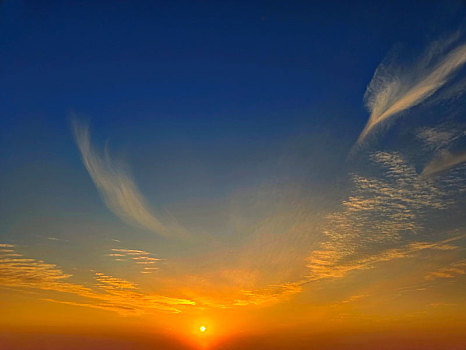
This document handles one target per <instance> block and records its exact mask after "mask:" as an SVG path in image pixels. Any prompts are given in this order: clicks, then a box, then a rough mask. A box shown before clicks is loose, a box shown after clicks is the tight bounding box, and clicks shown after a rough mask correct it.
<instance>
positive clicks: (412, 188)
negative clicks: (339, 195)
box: [307, 152, 465, 281]
mask: <svg viewBox="0 0 466 350" xmlns="http://www.w3.org/2000/svg"><path fill="white" fill-rule="evenodd" d="M370 159H371V160H372V162H373V163H374V164H375V165H377V167H379V168H382V169H383V170H384V173H383V175H382V176H380V177H364V176H362V175H359V174H354V175H353V177H352V180H353V189H352V190H351V192H350V194H349V195H348V197H347V198H345V199H344V200H343V201H342V202H341V206H340V209H339V210H337V211H335V212H333V213H331V214H329V215H327V223H326V224H325V225H324V228H323V233H324V237H325V239H324V240H323V242H321V245H320V249H316V250H314V251H313V252H312V253H311V254H310V255H309V256H308V260H307V261H308V263H307V267H308V269H309V271H310V273H309V275H308V279H309V280H310V281H313V280H314V281H315V280H320V279H324V278H341V277H344V276H345V275H346V274H347V273H348V272H350V271H354V270H364V269H369V268H372V267H374V266H375V265H376V264H377V263H380V262H386V261H391V260H394V259H400V258H404V257H409V256H412V255H413V254H414V253H417V252H419V251H422V250H425V249H436V250H451V249H455V246H452V245H448V244H447V243H448V241H446V240H440V241H438V242H412V237H414V235H415V234H417V233H419V232H422V230H423V229H424V224H423V222H424V220H425V218H426V217H427V216H429V215H430V214H431V213H433V212H435V211H438V210H447V209H448V208H450V207H451V206H452V205H454V204H455V203H456V202H455V200H454V199H452V198H453V197H454V196H452V195H453V194H455V193H458V192H461V191H463V190H464V189H465V184H464V182H458V181H456V182H455V181H453V182H452V180H451V179H445V180H444V181H443V180H442V181H435V182H434V181H430V179H424V178H423V177H420V176H418V175H417V173H416V169H415V168H414V166H412V165H411V164H409V163H408V162H406V161H405V160H404V159H403V157H402V156H401V155H400V154H398V153H388V152H375V153H373V154H372V155H371V156H370ZM457 239H459V238H457Z"/></svg>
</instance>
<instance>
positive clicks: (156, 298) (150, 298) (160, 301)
mask: <svg viewBox="0 0 466 350" xmlns="http://www.w3.org/2000/svg"><path fill="white" fill-rule="evenodd" d="M9 247H10V248H12V247H13V246H12V245H9ZM70 278H72V275H71V274H65V273H64V272H63V271H62V270H61V269H59V268H58V267H57V266H56V265H54V264H48V263H45V262H44V261H42V260H36V259H27V258H11V257H4V256H2V253H1V252H0V285H1V286H6V287H12V288H25V289H37V290H43V291H55V292H61V293H67V294H68V295H69V294H71V295H75V296H78V297H81V298H85V299H86V300H87V302H85V303H83V302H76V301H73V300H55V299H53V301H56V302H60V303H65V304H69V305H75V306H86V307H92V308H99V309H104V310H111V311H117V312H119V313H122V314H142V313H146V312H149V311H151V310H159V311H167V312H175V313H178V312H180V311H181V309H180V308H182V307H186V306H194V305H196V303H195V302H194V301H192V300H188V299H184V298H173V297H168V296H163V295H158V294H154V293H145V292H142V291H140V290H139V288H138V286H137V285H136V284H135V283H132V282H130V281H126V280H124V279H120V278H115V277H113V276H109V275H106V274H103V273H100V272H97V273H95V280H96V281H97V284H96V286H95V287H92V286H84V285H81V284H77V283H72V282H69V279H70ZM98 289H100V291H99V290H98ZM49 300H52V299H49Z"/></svg>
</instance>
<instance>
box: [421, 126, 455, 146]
mask: <svg viewBox="0 0 466 350" xmlns="http://www.w3.org/2000/svg"><path fill="white" fill-rule="evenodd" d="M462 134H463V133H459V132H457V131H456V130H442V129H440V128H422V129H420V130H419V132H418V133H417V134H416V136H417V138H419V139H420V140H422V141H423V142H424V144H425V146H426V147H427V148H428V149H432V150H439V149H442V148H445V147H446V146H447V145H448V144H450V143H451V142H452V141H454V140H456V139H458V138H459V137H460V136H462Z"/></svg>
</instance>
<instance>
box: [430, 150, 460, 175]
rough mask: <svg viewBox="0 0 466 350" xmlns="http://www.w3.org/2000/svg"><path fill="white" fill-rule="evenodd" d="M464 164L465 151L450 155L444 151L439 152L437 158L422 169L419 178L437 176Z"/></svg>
mask: <svg viewBox="0 0 466 350" xmlns="http://www.w3.org/2000/svg"><path fill="white" fill-rule="evenodd" d="M464 162H466V151H463V152H459V153H450V152H449V151H447V150H444V151H442V152H439V153H438V154H437V156H435V157H434V159H432V160H431V161H430V163H428V164H427V165H426V166H425V167H424V170H422V173H421V176H433V175H437V174H439V173H441V172H444V171H447V170H448V169H450V168H453V167H454V166H457V165H459V164H461V163H464Z"/></svg>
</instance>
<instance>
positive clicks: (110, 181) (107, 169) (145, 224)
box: [73, 119, 169, 236]
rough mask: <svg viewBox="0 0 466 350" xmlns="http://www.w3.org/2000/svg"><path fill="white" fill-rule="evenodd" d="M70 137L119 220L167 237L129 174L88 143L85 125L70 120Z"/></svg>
mask: <svg viewBox="0 0 466 350" xmlns="http://www.w3.org/2000/svg"><path fill="white" fill-rule="evenodd" d="M73 129H74V136H75V139H76V143H77V145H78V148H79V151H80V152H81V158H82V161H83V163H84V166H85V167H86V169H87V171H88V172H89V175H90V176H91V178H92V180H93V181H94V183H95V185H96V187H97V189H98V191H99V193H100V195H101V196H102V198H103V199H104V201H105V204H106V205H107V207H108V208H109V209H110V210H111V211H112V212H113V213H114V214H115V215H116V216H118V217H119V218H120V219H122V220H123V221H125V222H127V223H129V224H131V225H134V226H138V227H142V228H144V229H147V230H149V231H152V232H155V233H157V234H159V235H163V236H168V235H169V230H168V229H167V227H166V226H165V225H164V224H163V223H162V222H161V220H160V219H159V218H158V217H157V216H156V215H154V214H153V210H152V209H151V208H150V207H149V205H148V204H147V202H146V199H145V198H144V196H143V195H142V194H141V192H140V191H139V189H138V187H137V185H136V183H135V182H134V181H133V179H132V178H131V176H130V175H129V174H127V173H126V172H125V171H124V170H123V169H122V168H121V167H119V166H117V165H116V164H115V162H113V161H112V160H111V159H110V157H109V155H108V154H107V153H106V154H105V157H101V156H100V155H98V154H97V152H96V151H95V150H94V149H93V147H92V145H91V140H90V135H89V128H88V126H87V125H84V124H82V123H80V122H78V121H77V120H76V119H75V120H74V121H73Z"/></svg>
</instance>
